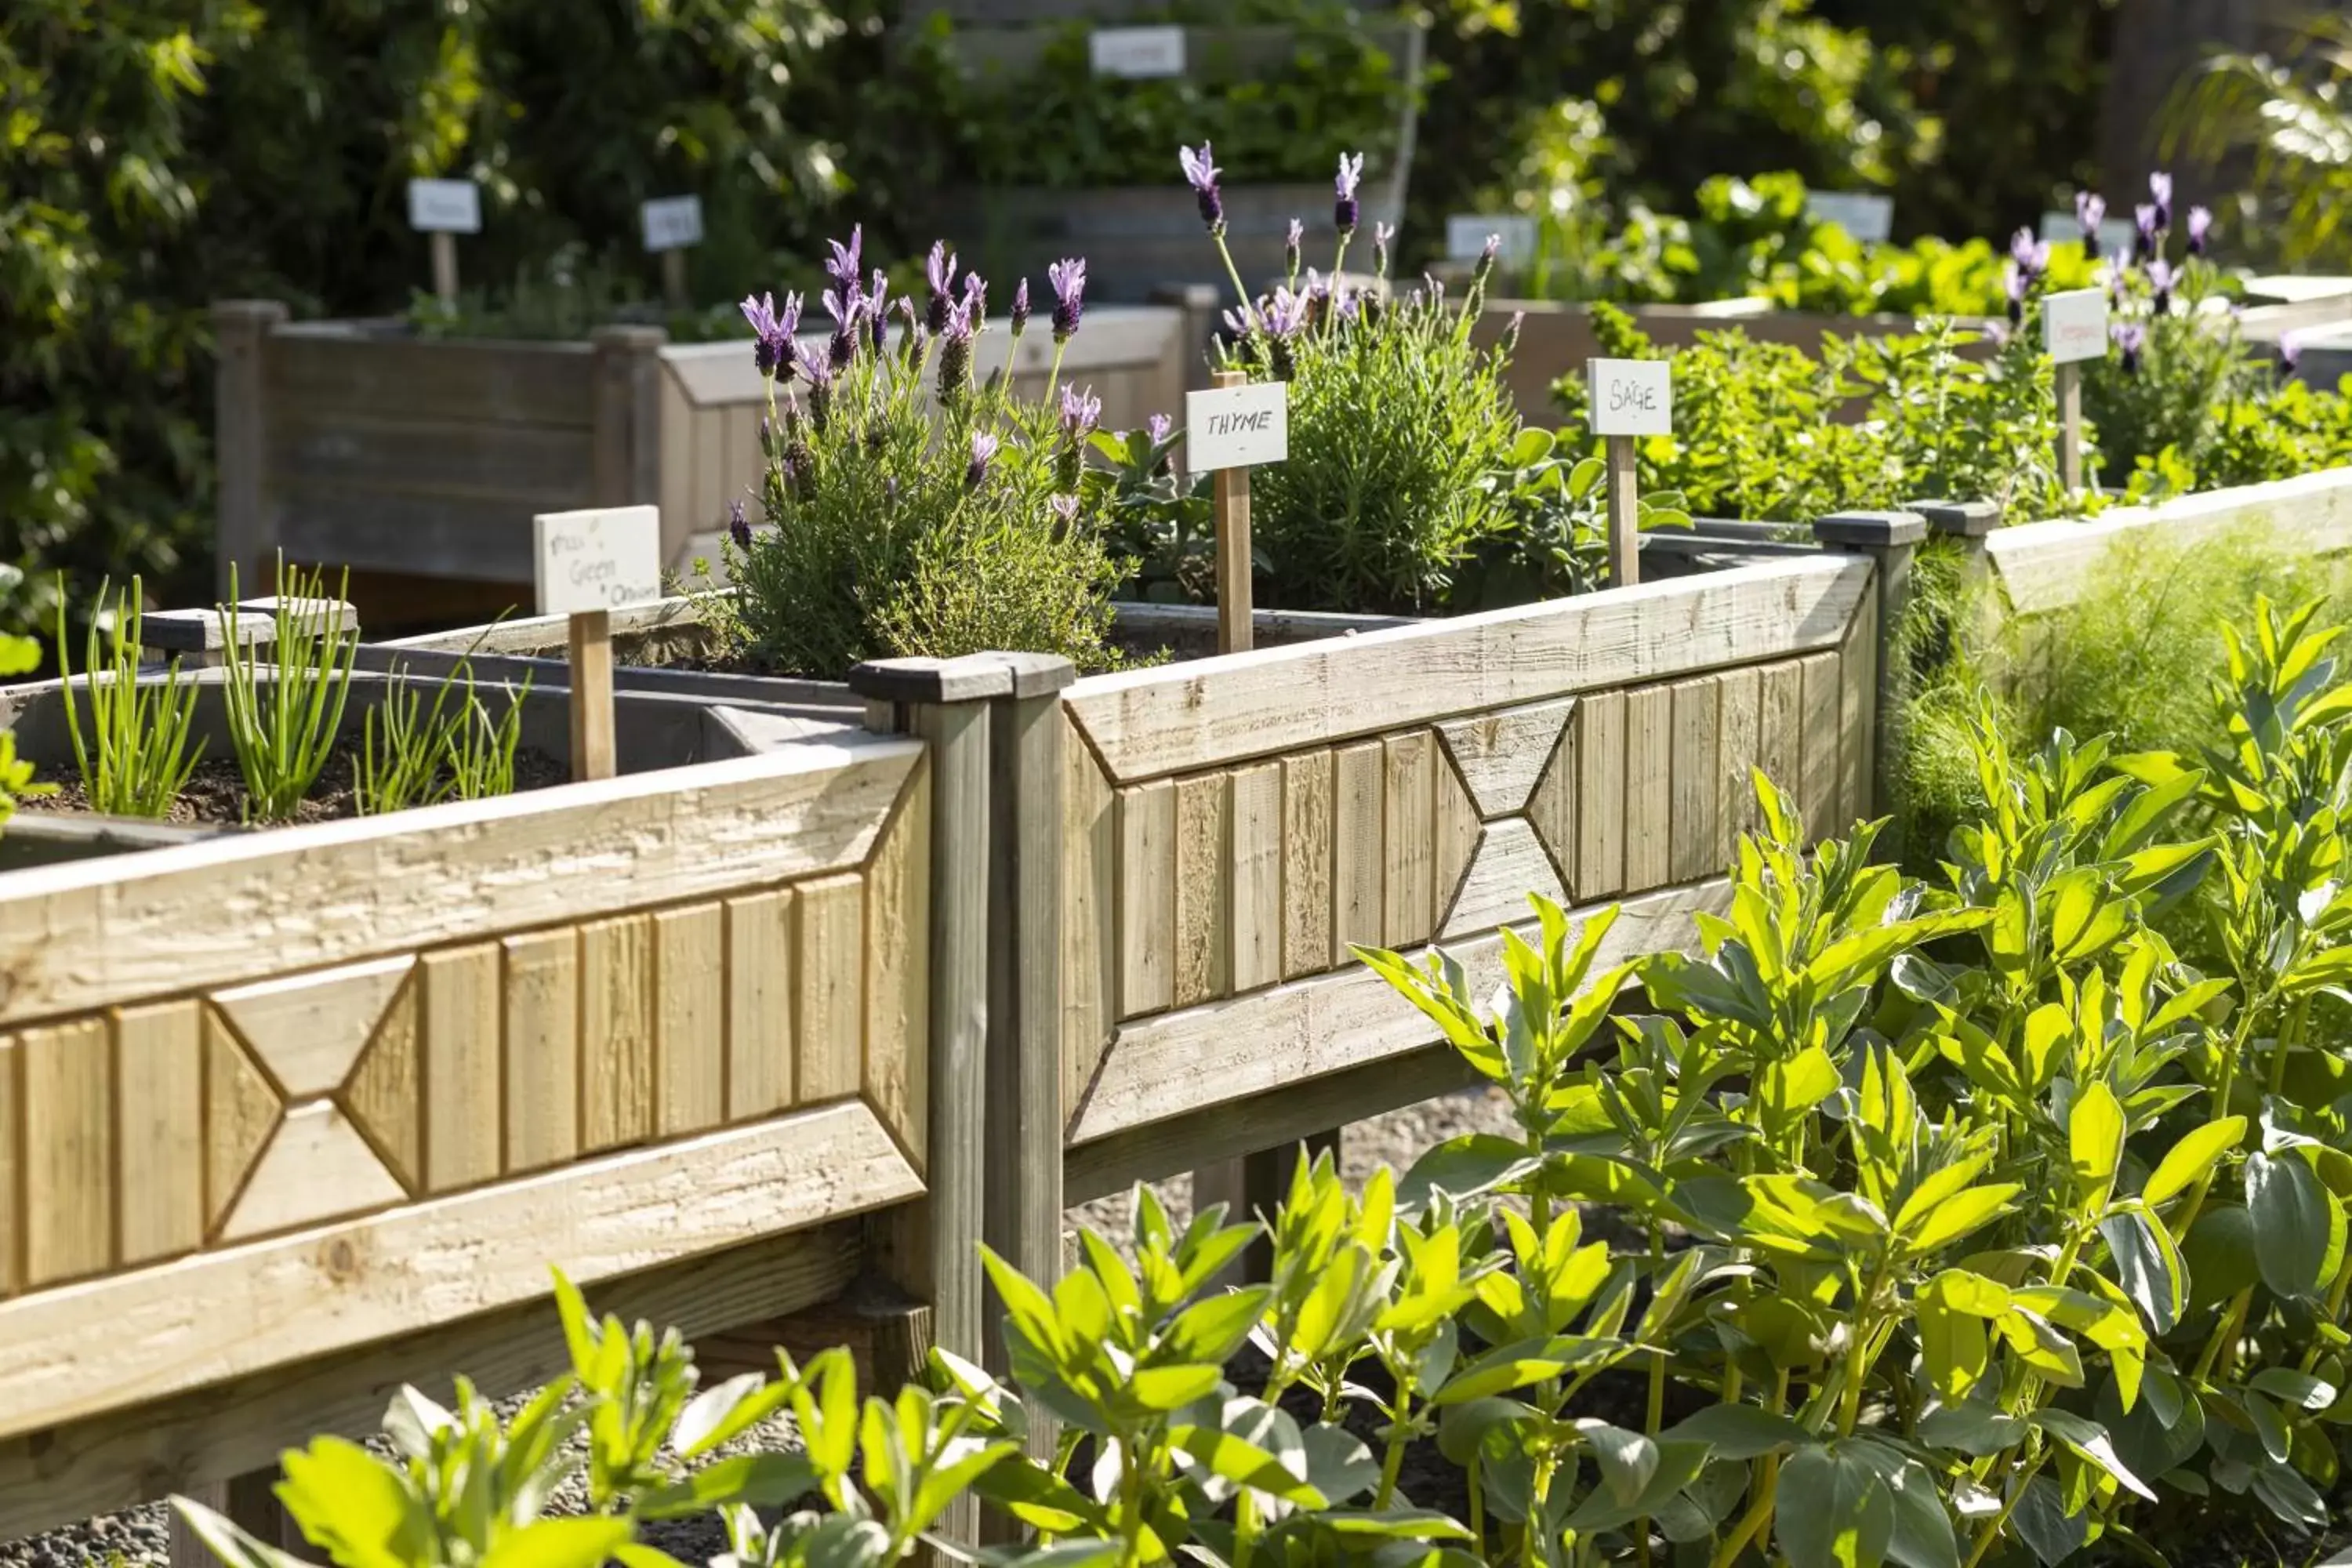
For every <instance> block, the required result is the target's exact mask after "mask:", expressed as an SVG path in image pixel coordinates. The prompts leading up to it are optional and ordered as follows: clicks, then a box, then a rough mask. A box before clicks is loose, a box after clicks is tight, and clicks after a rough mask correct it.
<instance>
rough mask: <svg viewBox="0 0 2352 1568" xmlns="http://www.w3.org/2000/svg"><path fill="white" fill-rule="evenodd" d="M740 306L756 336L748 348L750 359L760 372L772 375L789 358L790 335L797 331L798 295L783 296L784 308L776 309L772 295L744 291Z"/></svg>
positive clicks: (791, 337) (798, 320) (799, 314)
mask: <svg viewBox="0 0 2352 1568" xmlns="http://www.w3.org/2000/svg"><path fill="white" fill-rule="evenodd" d="M741 308H742V311H743V319H744V320H745V321H748V322H750V323H751V331H752V332H753V333H754V334H755V335H756V336H757V337H758V339H759V342H758V343H757V344H756V345H755V346H754V347H753V348H752V350H751V357H752V360H753V361H754V363H757V364H758V365H759V367H760V374H761V375H773V374H776V372H777V371H778V370H779V369H780V368H782V366H784V365H785V364H786V363H788V362H789V360H790V359H791V357H792V352H793V334H794V333H795V332H797V331H800V324H801V297H800V296H799V295H798V294H787V295H785V296H784V308H783V309H782V310H777V309H776V297H775V296H774V295H773V294H761V295H757V296H753V295H749V294H747V295H745V296H744V297H743V304H742V307H741Z"/></svg>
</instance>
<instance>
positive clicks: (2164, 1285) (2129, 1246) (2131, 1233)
mask: <svg viewBox="0 0 2352 1568" xmlns="http://www.w3.org/2000/svg"><path fill="white" fill-rule="evenodd" d="M2099 1235H2100V1236H2101V1237H2104V1238H2105V1241H2106V1244H2107V1250H2108V1252H2109V1253H2111V1254H2112V1255H2113V1256H2114V1258H2115V1261H2116V1283H2117V1284H2119V1285H2121V1286H2122V1287H2123V1289H2124V1294H2126V1295H2127V1296H2129V1297H2130V1298H2131V1299H2132V1304H2133V1305H2134V1306H2136V1307H2137V1308H2138V1309H2139V1310H2140V1315H2141V1316H2142V1317H2144V1318H2146V1319H2147V1326H2148V1328H2149V1330H2150V1331H2153V1332H2156V1333H2158V1334H2168V1333H2170V1332H2171V1331H2173V1329H2174V1328H2176V1327H2178V1326H2179V1322H2180V1311H2181V1306H2182V1303H2183V1300H2184V1297H2185V1293H2186V1290H2187V1280H2186V1279H2184V1278H2183V1276H2184V1274H2185V1272H2186V1271H2185V1270H2184V1269H2183V1268H2182V1267H2181V1264H2180V1255H2179V1252H2178V1251H2177V1250H2175V1248H2174V1247H2173V1245H2172V1233H2171V1232H2170V1231H2168V1230H2167V1229H2165V1228H2164V1222H2163V1221H2161V1220H2159V1219H2158V1218H2156V1217H2155V1216H2154V1215H2149V1214H2147V1213H2146V1212H2144V1211H2140V1210H2136V1209H2122V1210H2121V1211H2120V1212H2117V1213H2115V1214H2111V1215H2108V1216H2107V1217H2106V1218H2105V1220H2102V1221H2101V1222H2100V1224H2099Z"/></svg>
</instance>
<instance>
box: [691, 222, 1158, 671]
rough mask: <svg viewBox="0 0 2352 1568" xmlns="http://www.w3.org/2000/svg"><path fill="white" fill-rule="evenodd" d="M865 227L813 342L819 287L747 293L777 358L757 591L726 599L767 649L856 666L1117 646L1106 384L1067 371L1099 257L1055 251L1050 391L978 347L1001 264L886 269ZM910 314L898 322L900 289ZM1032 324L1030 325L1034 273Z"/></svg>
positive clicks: (725, 634)
mask: <svg viewBox="0 0 2352 1568" xmlns="http://www.w3.org/2000/svg"><path fill="white" fill-rule="evenodd" d="M860 244H861V241H860V237H859V236H858V235H856V234H855V233H853V234H852V236H851V237H850V240H849V243H848V244H846V245H841V244H838V243H835V244H834V246H833V258H832V260H831V261H830V262H829V263H828V264H827V267H826V271H827V273H828V275H829V277H830V278H831V282H830V283H829V284H828V285H827V286H826V288H825V289H824V293H823V295H822V297H821V302H822V303H823V305H824V309H825V310H826V311H827V313H828V314H829V315H830V316H831V317H832V319H833V322H834V331H833V333H832V335H831V337H830V339H829V340H828V341H827V342H825V343H824V345H823V346H822V347H819V348H815V349H811V348H809V347H807V346H806V345H804V344H803V343H801V342H798V341H797V338H796V334H797V332H798V331H799V327H800V321H801V315H802V309H803V307H802V300H801V297H800V296H799V295H797V294H793V295H788V296H787V297H786V299H785V300H784V303H783V305H782V308H781V309H779V308H778V307H777V306H776V304H775V301H774V300H773V299H772V298H770V297H761V298H760V299H755V300H745V301H744V302H743V313H744V316H745V318H746V319H747V320H749V321H751V326H752V330H753V331H754V332H755V333H756V334H757V337H758V342H757V343H756V345H755V347H754V351H753V352H754V353H755V356H756V359H757V363H758V364H759V366H760V369H761V372H762V373H763V374H766V376H767V378H768V416H767V417H766V418H765V419H763V420H762V421H761V437H760V438H761V452H762V453H763V454H764V456H765V458H766V464H767V467H766V471H765V473H764V475H763V477H762V479H761V485H760V491H759V501H760V506H761V513H762V516H763V519H764V521H765V522H766V523H767V525H768V526H766V527H764V528H757V529H755V528H754V527H753V526H752V525H751V521H750V520H749V519H748V518H747V517H746V516H745V515H744V513H743V511H742V510H741V508H740V503H739V506H738V508H737V511H736V515H735V518H734V521H733V523H732V525H731V527H730V537H729V539H728V541H727V542H726V543H725V544H724V545H723V546H722V547H721V548H722V551H723V552H724V555H725V560H726V564H727V570H728V574H729V576H730V578H731V579H732V581H733V583H734V584H735V589H736V592H735V594H734V595H733V597H732V601H731V604H730V603H728V602H727V601H725V600H722V599H719V597H718V596H716V595H714V596H712V600H711V603H710V604H709V605H708V606H707V608H708V609H709V610H711V611H713V612H715V614H714V615H713V620H714V623H715V625H716V626H717V628H718V629H719V632H720V634H721V637H722V639H723V640H726V641H728V642H729V643H730V644H732V645H733V646H734V648H735V650H736V651H738V652H739V653H740V654H741V655H743V656H745V657H748V658H750V659H751V660H752V661H753V662H755V663H757V664H758V665H760V666H761V667H762V668H768V669H772V670H776V671H779V672H782V673H791V674H804V675H816V676H838V675H840V674H841V673H842V672H843V671H845V669H847V668H849V667H850V666H851V665H854V664H856V663H857V662H859V661H860V660H862V659H868V658H889V657H895V656H901V655H931V656H936V657H950V656H954V655H958V654H965V653H976V652H981V651H982V650H985V649H990V648H1003V649H1012V650H1019V651H1024V652H1035V653H1058V654H1062V655H1065V656H1066V657H1067V658H1070V659H1072V660H1073V661H1075V662H1076V663H1077V664H1078V665H1080V666H1081V667H1084V668H1103V667H1105V666H1108V664H1110V663H1111V662H1113V655H1112V652H1111V649H1110V647H1109V646H1108V642H1107V641H1106V640H1105V637H1106V633H1107V631H1108V626H1109V620H1110V609H1109V601H1110V593H1111V589H1112V587H1113V586H1114V585H1115V584H1117V582H1118V578H1119V576H1120V568H1119V566H1118V563H1117V562H1115V561H1114V560H1113V559H1112V558H1111V556H1110V554H1109V552H1108V550H1107V549H1106V548H1105V545H1104V542H1103V508H1104V505H1105V502H1104V500H1103V497H1102V492H1101V491H1100V489H1098V488H1097V487H1090V486H1087V485H1085V484H1082V483H1081V479H1082V476H1083V473H1084V470H1085V467H1086V458H1087V451H1088V449H1089V447H1090V446H1091V438H1092V437H1093V435H1094V433H1095V427H1096V426H1097V424H1098V423H1099V421H1100V417H1101V412H1102V404H1101V401H1100V400H1099V399H1098V398H1096V397H1094V396H1093V395H1090V394H1088V393H1087V392H1086V391H1085V390H1084V389H1082V388H1078V387H1076V386H1068V385H1065V384H1062V381H1061V374H1060V373H1061V363H1062V356H1063V353H1064V351H1065V350H1066V348H1067V346H1068V343H1069V341H1070V339H1071V338H1072V337H1073V336H1074V335H1075V334H1076V332H1077V331H1078V327H1079V321H1080V317H1081V315H1082V313H1083V310H1084V295H1085V289H1086V264H1085V263H1084V262H1083V261H1075V260H1074V261H1065V262H1061V263H1058V264H1056V265H1055V267H1054V268H1052V269H1051V270H1052V276H1053V279H1054V288H1055V304H1054V313H1053V324H1052V331H1053V335H1054V359H1053V369H1052V371H1051V372H1050V373H1049V374H1048V375H1047V377H1046V386H1045V394H1044V395H1043V396H1042V397H1039V398H1036V399H1034V400H1032V399H1029V398H1026V397H1023V396H1019V395H1015V394H1014V393H1013V391H1012V389H1011V388H1010V387H1009V386H1008V385H1007V384H1005V381H1004V379H1003V376H1002V374H996V375H992V376H991V377H990V378H989V380H988V382H987V383H986V384H984V385H983V384H980V383H979V382H978V381H977V379H976V378H975V375H974V373H973V359H974V353H975V351H976V349H977V346H978V344H979V342H980V341H981V340H982V337H983V336H984V335H985V334H986V333H987V331H989V330H990V329H989V324H988V320H987V285H986V284H985V283H984V282H983V281H982V279H981V277H980V275H979V274H978V273H966V274H964V275H963V276H962V277H961V279H958V277H957V275H956V260H955V258H954V257H953V256H952V255H950V253H949V252H948V251H947V249H946V247H944V246H934V247H932V248H931V253H930V256H929V262H928V265H927V266H926V268H925V273H926V281H927V283H928V285H929V294H928V298H927V300H925V301H924V302H923V304H921V305H920V306H918V304H917V302H916V301H915V300H913V299H912V298H911V297H909V296H907V295H903V294H902V295H900V296H898V298H897V299H896V300H892V299H890V297H889V294H888V280H887V275H886V274H885V273H884V272H883V271H882V270H881V269H879V268H877V269H876V270H875V271H874V272H873V273H872V275H871V276H870V278H869V277H868V276H867V275H866V273H865V272H864V271H863V270H862V268H861V263H860V259H859V251H860ZM894 304H895V306H896V308H897V309H896V314H897V317H898V337H897V339H896V341H895V342H893V341H892V339H891V337H890V335H889V330H888V329H889V322H890V318H891V314H892V309H891V308H892V306H893V305H894ZM1011 328H1012V335H1013V341H1014V342H1016V343H1017V342H1019V341H1020V339H1021V337H1022V335H1023V334H1024V332H1025V331H1028V330H1029V288H1028V283H1027V281H1026V280H1025V279H1024V281H1023V282H1022V284H1021V286H1020V288H1019V289H1018V291H1017V292H1016V293H1015V294H1014V296H1013V309H1012V321H1011Z"/></svg>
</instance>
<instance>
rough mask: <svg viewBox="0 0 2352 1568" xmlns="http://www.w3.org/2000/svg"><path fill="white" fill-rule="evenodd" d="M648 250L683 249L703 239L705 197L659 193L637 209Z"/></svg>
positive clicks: (699, 242) (638, 219)
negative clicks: (703, 203) (660, 194)
mask: <svg viewBox="0 0 2352 1568" xmlns="http://www.w3.org/2000/svg"><path fill="white" fill-rule="evenodd" d="M637 221H638V222H639V223H641V224H643V225H644V226H645V231H646V249H647V250H684V249H685V248H686V247H688V246H689V245H700V244H701V243H702V198H701V197H700V196H660V197H657V198H656V199H655V200H653V201H649V202H647V203H646V204H645V205H643V206H641V207H639V208H638V209H637Z"/></svg>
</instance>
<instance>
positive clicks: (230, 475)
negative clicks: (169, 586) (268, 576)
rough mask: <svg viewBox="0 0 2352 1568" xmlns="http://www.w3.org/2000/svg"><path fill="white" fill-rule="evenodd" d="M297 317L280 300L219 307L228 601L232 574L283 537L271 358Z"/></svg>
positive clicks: (218, 450) (219, 585)
mask: <svg viewBox="0 0 2352 1568" xmlns="http://www.w3.org/2000/svg"><path fill="white" fill-rule="evenodd" d="M288 314H289V312H288V311H287V309H286V307H285V306H283V305H281V304H279V303H278V301H277V300H222V301H220V302H219V303H218V304H216V305H215V306H214V307H213V342H214V343H215V352H216V353H218V355H219V358H218V360H217V361H216V362H215V366H214V369H213V394H214V398H215V404H214V411H213V453H214V460H215V463H216V465H217V467H218V472H219V476H220V478H219V485H218V488H217V489H215V492H214V497H213V592H214V593H215V595H217V596H219V597H220V598H223V599H226V598H227V597H228V592H229V581H228V577H229V572H230V569H231V568H236V569H237V570H239V571H241V572H251V571H253V570H254V569H255V568H257V566H258V565H259V564H260V562H261V555H262V546H263V545H264V544H265V543H267V542H268V540H269V539H270V538H271V537H272V536H273V535H274V533H275V532H276V530H275V529H274V528H273V527H272V526H271V523H270V519H269V490H268V475H269V439H268V427H267V425H266V423H265V420H264V416H263V410H264V409H265V408H266V407H267V406H268V396H267V389H268V378H267V373H266V369H265V355H266V354H267V353H268V344H269V334H270V333H271V332H273V331H277V330H278V328H279V327H281V326H283V325H284V324H285V323H286V319H287V316H288Z"/></svg>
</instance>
